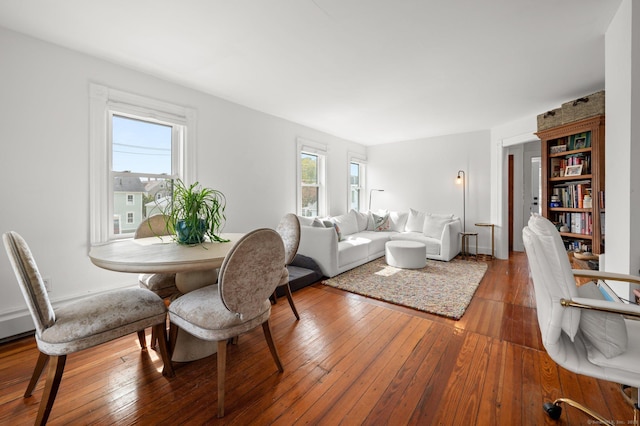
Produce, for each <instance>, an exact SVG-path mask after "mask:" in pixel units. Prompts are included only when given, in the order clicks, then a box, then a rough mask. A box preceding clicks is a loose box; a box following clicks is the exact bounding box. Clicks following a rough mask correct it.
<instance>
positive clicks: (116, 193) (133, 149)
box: [90, 84, 195, 244]
mask: <svg viewBox="0 0 640 426" xmlns="http://www.w3.org/2000/svg"><path fill="white" fill-rule="evenodd" d="M90 89H91V90H90V128H91V134H90V141H91V149H90V151H91V170H92V173H91V189H92V191H91V243H92V244H96V243H102V242H106V241H109V240H112V239H118V238H129V237H132V236H133V233H134V232H135V230H136V228H137V227H138V224H139V223H140V222H142V220H143V219H144V218H146V217H148V216H151V215H153V214H157V213H159V212H160V211H159V209H158V206H157V204H158V203H160V204H162V203H163V202H164V203H166V202H167V201H168V199H170V195H171V194H170V192H169V191H168V190H167V188H170V182H169V181H170V180H171V179H176V178H180V179H182V180H184V181H185V182H192V181H193V176H194V175H195V170H194V164H195V163H194V155H193V150H194V148H195V147H194V143H193V141H191V140H189V139H188V136H189V132H188V129H189V128H195V114H194V112H193V111H192V110H190V109H187V108H184V107H180V106H176V105H172V104H168V103H165V102H161V101H156V100H153V99H149V98H145V97H142V96H137V95H133V94H129V93H125V92H121V91H118V90H114V89H110V88H107V87H104V86H99V85H96V84H92V85H91V87H90ZM191 138H193V137H192V136H191ZM123 219H124V220H123Z"/></svg>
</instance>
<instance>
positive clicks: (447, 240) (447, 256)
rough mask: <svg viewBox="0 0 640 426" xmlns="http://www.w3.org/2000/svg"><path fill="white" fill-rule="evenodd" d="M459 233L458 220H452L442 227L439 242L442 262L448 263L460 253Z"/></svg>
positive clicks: (460, 228)
mask: <svg viewBox="0 0 640 426" xmlns="http://www.w3.org/2000/svg"><path fill="white" fill-rule="evenodd" d="M460 232H462V225H461V224H460V219H456V220H453V221H452V222H449V223H447V224H446V225H445V226H444V229H443V230H442V237H441V240H440V255H441V256H442V260H446V261H449V260H451V259H453V258H454V257H456V256H457V255H458V253H460Z"/></svg>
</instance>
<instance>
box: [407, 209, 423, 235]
mask: <svg viewBox="0 0 640 426" xmlns="http://www.w3.org/2000/svg"><path fill="white" fill-rule="evenodd" d="M423 228H424V212H420V211H418V210H414V209H409V217H408V218H407V224H406V226H405V228H404V230H405V231H407V232H422V230H423Z"/></svg>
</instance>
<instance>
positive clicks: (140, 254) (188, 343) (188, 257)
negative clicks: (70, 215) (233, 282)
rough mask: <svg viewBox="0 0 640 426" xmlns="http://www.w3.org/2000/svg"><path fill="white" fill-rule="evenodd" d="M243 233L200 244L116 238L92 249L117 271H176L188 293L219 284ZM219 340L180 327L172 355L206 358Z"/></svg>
mask: <svg viewBox="0 0 640 426" xmlns="http://www.w3.org/2000/svg"><path fill="white" fill-rule="evenodd" d="M243 235H244V234H241V233H223V234H221V235H220V236H221V237H222V238H223V239H227V240H229V242H225V243H218V242H210V241H206V242H203V243H201V244H196V245H181V244H177V243H176V242H175V240H174V239H173V237H171V236H157V237H148V238H138V239H126V240H118V241H112V242H109V243H106V244H102V245H95V246H93V247H92V248H91V250H90V251H89V258H90V259H91V262H93V264H94V265H96V266H99V267H100V268H103V269H108V270H110V271H116V272H131V273H139V274H157V273H167V274H169V273H175V274H176V287H177V288H178V290H180V292H181V293H188V292H190V291H193V290H196V289H198V288H201V287H204V286H206V285H211V284H215V283H216V282H217V278H218V274H217V271H216V269H218V268H220V266H222V262H223V260H224V258H225V256H226V255H227V253H228V252H229V250H231V248H232V247H233V245H234V244H235V243H236V242H237V241H238V240H240V238H242V236H243ZM216 348H217V344H216V342H209V341H205V340H201V339H198V338H197V337H195V336H192V335H190V334H189V333H186V332H184V331H183V330H180V331H179V333H178V338H177V340H176V344H175V349H174V352H173V355H172V360H173V361H178V362H185V361H194V360H196V359H200V358H204V357H206V356H209V355H211V354H213V353H215V352H216Z"/></svg>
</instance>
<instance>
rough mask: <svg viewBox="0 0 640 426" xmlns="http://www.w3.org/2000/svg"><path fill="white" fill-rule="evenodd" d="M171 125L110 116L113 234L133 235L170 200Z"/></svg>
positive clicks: (173, 135)
mask: <svg viewBox="0 0 640 426" xmlns="http://www.w3.org/2000/svg"><path fill="white" fill-rule="evenodd" d="M175 127H179V126H174V125H171V124H165V123H160V122H155V121H151V120H146V119H141V118H136V117H132V116H125V115H120V114H112V115H111V138H112V139H111V176H112V182H113V193H112V209H113V226H112V232H113V234H114V236H115V237H118V236H119V235H120V236H125V235H127V234H129V235H130V234H132V233H133V232H135V230H136V228H137V227H138V225H139V224H140V222H142V220H144V219H145V218H146V217H148V216H151V215H153V214H157V213H160V211H161V206H162V205H163V204H164V205H166V203H167V202H168V200H169V199H170V191H169V188H170V187H171V185H170V179H171V178H172V177H173V173H172V164H173V162H172V149H173V146H174V141H173V138H174V137H175V135H176V132H175V131H174V130H175V129H174V128H175Z"/></svg>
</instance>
